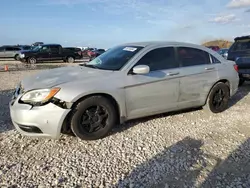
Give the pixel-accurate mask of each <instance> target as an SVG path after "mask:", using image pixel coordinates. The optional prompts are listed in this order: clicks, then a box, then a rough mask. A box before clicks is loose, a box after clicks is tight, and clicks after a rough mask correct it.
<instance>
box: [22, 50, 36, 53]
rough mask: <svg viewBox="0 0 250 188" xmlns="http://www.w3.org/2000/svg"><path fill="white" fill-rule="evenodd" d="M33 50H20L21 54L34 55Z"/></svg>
mask: <svg viewBox="0 0 250 188" xmlns="http://www.w3.org/2000/svg"><path fill="white" fill-rule="evenodd" d="M33 52H34V51H33V50H20V53H33Z"/></svg>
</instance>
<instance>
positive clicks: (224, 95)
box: [204, 82, 230, 113]
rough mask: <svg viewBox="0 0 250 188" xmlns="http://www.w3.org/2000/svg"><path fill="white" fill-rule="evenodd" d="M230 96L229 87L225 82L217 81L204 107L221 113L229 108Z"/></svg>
mask: <svg viewBox="0 0 250 188" xmlns="http://www.w3.org/2000/svg"><path fill="white" fill-rule="evenodd" d="M229 98H230V91H229V87H228V86H227V85H226V84H224V83H221V82H219V83H217V84H216V85H215V86H214V87H213V88H212V90H211V91H210V93H209V95H208V98H207V102H206V105H205V106H204V108H205V109H206V110H207V111H209V112H212V113H220V112H223V111H225V110H226V109H227V107H228V101H229Z"/></svg>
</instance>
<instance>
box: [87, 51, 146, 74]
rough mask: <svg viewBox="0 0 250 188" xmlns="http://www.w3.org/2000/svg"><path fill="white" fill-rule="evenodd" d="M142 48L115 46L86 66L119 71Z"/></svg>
mask: <svg viewBox="0 0 250 188" xmlns="http://www.w3.org/2000/svg"><path fill="white" fill-rule="evenodd" d="M142 48H143V47H141V46H117V47H114V48H111V49H110V50H108V51H106V52H104V53H102V54H101V55H99V56H98V57H96V58H95V59H93V60H92V61H90V62H88V63H86V65H87V66H89V67H91V66H92V67H93V66H94V67H95V68H99V69H105V70H120V69H121V68H122V67H123V66H124V65H125V64H126V63H127V62H128V61H129V60H130V59H131V58H132V57H133V56H134V55H135V54H136V53H138V52H139V51H140V50H141V49H142Z"/></svg>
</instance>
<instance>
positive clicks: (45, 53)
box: [36, 46, 50, 61]
mask: <svg viewBox="0 0 250 188" xmlns="http://www.w3.org/2000/svg"><path fill="white" fill-rule="evenodd" d="M36 56H37V60H40V61H42V60H48V59H49V57H50V48H49V46H42V47H41V48H40V49H39V51H38V52H37V54H36Z"/></svg>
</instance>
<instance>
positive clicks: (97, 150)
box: [0, 70, 250, 188]
mask: <svg viewBox="0 0 250 188" xmlns="http://www.w3.org/2000/svg"><path fill="white" fill-rule="evenodd" d="M35 72H37V71H34V70H32V71H14V72H0V77H1V79H0V90H1V91H0V151H1V153H0V187H8V186H12V187H39V188H42V187H164V188H165V187H250V165H249V157H250V139H249V136H250V123H249V120H250V117H249V110H250V108H249V105H250V95H249V91H250V85H249V83H248V85H247V84H245V85H243V86H242V87H241V88H240V89H239V92H238V93H237V94H236V95H235V96H234V97H233V99H232V100H231V103H230V108H229V109H228V110H227V111H225V112H223V113H220V114H215V115H209V114H207V113H205V112H204V111H203V110H199V109H198V110H192V111H187V112H182V113H169V114H164V115H159V116H154V117H150V118H144V119H140V120H135V121H131V122H128V123H126V124H125V125H120V126H118V127H117V128H115V129H114V130H113V133H112V134H111V135H110V136H108V137H106V138H104V139H102V140H98V141H88V142H87V141H81V140H79V139H77V138H76V137H71V136H66V135H62V136H61V138H60V139H59V140H52V139H35V138H29V137H23V136H21V135H20V134H19V133H17V132H16V131H15V130H14V129H13V127H12V124H11V122H10V118H9V112H8V100H9V99H10V96H11V92H12V90H13V88H14V86H15V85H16V84H17V82H18V81H19V80H20V79H21V78H23V77H24V76H27V75H29V74H33V73H35Z"/></svg>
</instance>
